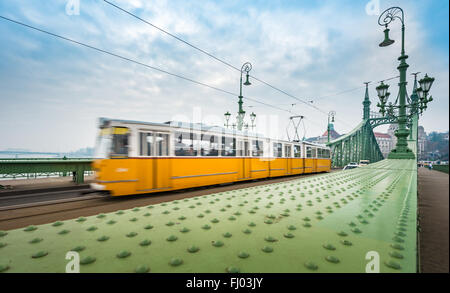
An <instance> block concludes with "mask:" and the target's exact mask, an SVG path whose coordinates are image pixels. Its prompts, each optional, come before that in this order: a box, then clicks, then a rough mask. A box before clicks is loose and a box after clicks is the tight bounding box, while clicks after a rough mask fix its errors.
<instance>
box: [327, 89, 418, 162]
mask: <svg viewBox="0 0 450 293" xmlns="http://www.w3.org/2000/svg"><path fill="white" fill-rule="evenodd" d="M416 88H417V82H416V81H415V82H414V86H413V94H412V95H411V99H412V100H413V101H416V100H417V99H418V97H417V94H416ZM408 99H409V97H408ZM370 104H371V102H370V100H369V91H368V83H366V92H365V97H364V101H363V106H364V108H363V120H362V121H361V122H360V123H359V124H358V125H357V126H356V127H355V128H354V129H353V130H352V131H350V132H349V133H347V134H346V135H343V136H341V137H339V138H337V139H335V140H333V141H331V142H330V143H328V144H327V145H328V146H329V147H330V148H331V154H332V167H338V168H339V167H340V168H342V167H344V166H345V165H347V164H348V163H350V162H359V161H360V160H369V161H370V162H371V163H374V162H378V161H380V160H383V154H382V152H381V150H380V147H379V146H378V143H377V140H376V138H375V135H374V133H373V129H374V128H376V127H378V126H380V125H385V124H398V117H397V116H396V115H395V113H390V114H386V115H384V116H382V117H371V116H370ZM418 119H419V115H418V114H417V109H416V108H414V109H412V110H411V111H410V114H409V116H408V126H409V131H410V134H409V139H410V140H417V126H418V125H417V123H418ZM414 123H415V124H416V125H415V126H414V125H413V124H414Z"/></svg>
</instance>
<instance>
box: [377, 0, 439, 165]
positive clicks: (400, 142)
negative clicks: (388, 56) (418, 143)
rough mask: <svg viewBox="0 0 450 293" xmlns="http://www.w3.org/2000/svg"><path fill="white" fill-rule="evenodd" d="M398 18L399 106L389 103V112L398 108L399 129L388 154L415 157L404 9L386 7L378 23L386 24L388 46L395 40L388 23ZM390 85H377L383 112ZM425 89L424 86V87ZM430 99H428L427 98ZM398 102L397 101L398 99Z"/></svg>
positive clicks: (386, 43) (402, 157) (427, 83)
mask: <svg viewBox="0 0 450 293" xmlns="http://www.w3.org/2000/svg"><path fill="white" fill-rule="evenodd" d="M396 19H398V20H399V21H400V22H401V24H402V47H401V55H400V57H399V58H398V60H399V61H400V65H399V66H398V67H397V69H398V71H399V72H400V82H399V83H398V85H399V94H398V99H397V100H398V106H397V104H396V103H395V105H393V104H389V108H388V114H389V115H394V108H398V130H397V131H396V132H395V136H396V137H397V145H396V146H395V148H394V149H393V150H392V151H391V153H390V154H389V155H388V158H389V159H414V158H415V156H414V153H413V152H412V150H411V149H409V148H408V143H407V137H408V135H409V130H408V129H407V121H408V118H407V115H406V108H407V107H412V105H407V104H406V95H407V94H406V84H407V82H406V70H407V68H408V67H409V65H408V64H407V63H406V59H407V58H408V55H406V54H405V17H404V13H403V10H402V9H401V8H400V7H391V8H388V9H386V10H385V11H384V12H383V13H382V14H381V15H380V17H379V18H378V24H379V25H380V26H384V27H385V30H384V40H383V42H381V43H380V45H379V46H380V47H387V46H389V45H391V44H393V43H394V41H393V40H391V39H390V38H389V29H388V25H389V24H390V23H391V22H393V21H394V20H396ZM423 84H424V86H428V88H427V89H428V90H429V87H430V86H431V84H432V80H430V78H428V79H425V78H424V81H423ZM388 87H389V86H387V85H385V84H384V83H383V82H381V84H380V85H379V86H378V87H377V92H378V97H379V98H380V102H381V103H379V104H378V106H379V108H380V112H381V113H382V114H383V116H384V113H385V111H386V110H385V106H386V102H387V100H388V97H389V95H387V89H388ZM422 90H424V88H422ZM427 101H428V100H427ZM396 102H397V101H396ZM423 102H424V104H423V109H426V103H425V100H423Z"/></svg>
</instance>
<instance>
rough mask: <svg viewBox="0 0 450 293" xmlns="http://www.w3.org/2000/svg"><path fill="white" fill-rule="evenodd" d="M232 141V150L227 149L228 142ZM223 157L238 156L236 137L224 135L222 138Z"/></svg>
mask: <svg viewBox="0 0 450 293" xmlns="http://www.w3.org/2000/svg"><path fill="white" fill-rule="evenodd" d="M230 142H231V144H232V148H231V149H230V150H227V149H226V147H227V144H229V143H230ZM220 154H221V156H222V157H236V154H237V151H236V137H231V136H226V135H222V138H221V152H220Z"/></svg>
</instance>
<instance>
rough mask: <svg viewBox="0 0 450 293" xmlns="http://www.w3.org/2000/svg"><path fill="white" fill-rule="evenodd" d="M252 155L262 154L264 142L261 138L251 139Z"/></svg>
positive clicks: (258, 155)
mask: <svg viewBox="0 0 450 293" xmlns="http://www.w3.org/2000/svg"><path fill="white" fill-rule="evenodd" d="M252 145H253V147H252V155H253V157H262V156H263V150H264V149H263V147H264V144H263V142H262V140H253V141H252Z"/></svg>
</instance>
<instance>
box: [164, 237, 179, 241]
mask: <svg viewBox="0 0 450 293" xmlns="http://www.w3.org/2000/svg"><path fill="white" fill-rule="evenodd" d="M177 239H178V237H177V236H175V235H170V236H169V237H167V238H166V240H167V241H170V242H172V241H176V240H177Z"/></svg>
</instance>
